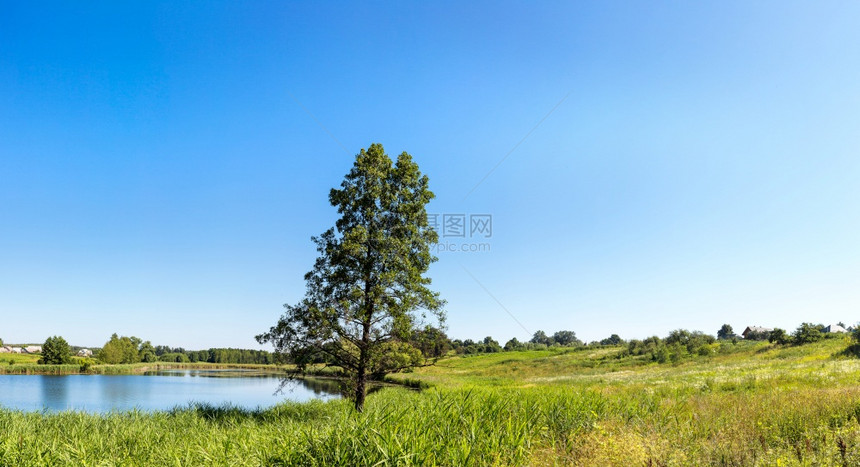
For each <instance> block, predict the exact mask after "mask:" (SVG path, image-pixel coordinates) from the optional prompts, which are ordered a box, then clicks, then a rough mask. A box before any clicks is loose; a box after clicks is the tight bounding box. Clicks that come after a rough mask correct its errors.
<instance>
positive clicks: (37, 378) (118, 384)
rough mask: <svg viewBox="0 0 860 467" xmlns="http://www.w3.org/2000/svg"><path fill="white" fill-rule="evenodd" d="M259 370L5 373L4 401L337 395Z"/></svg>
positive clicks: (0, 401) (65, 403)
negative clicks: (283, 380) (60, 373)
mask: <svg viewBox="0 0 860 467" xmlns="http://www.w3.org/2000/svg"><path fill="white" fill-rule="evenodd" d="M280 387H281V377H280V376H278V375H273V374H271V373H269V374H266V373H262V372H258V371H254V370H167V371H159V372H150V373H146V374H143V375H62V376H55V375H0V406H2V407H4V408H8V409H16V410H25V411H40V410H47V411H51V412H54V411H62V410H79V411H85V412H91V413H105V412H110V411H112V410H131V409H135V408H136V409H140V410H147V411H152V410H169V409H172V408H174V407H177V406H180V407H181V406H187V405H188V404H190V403H192V402H200V403H209V404H213V405H223V404H230V405H233V406H237V407H243V408H247V409H254V408H257V407H264V408H265V407H270V406H273V405H275V404H277V403H279V402H283V401H286V400H291V401H297V402H304V401H308V400H311V399H323V400H327V399H333V398H338V397H340V396H339V392H338V384H337V383H336V382H334V381H330V380H321V379H296V380H292V381H288V382H287V383H286V384H285V385H284V387H283V388H282V390H281V391H279V390H278V389H279V388H280Z"/></svg>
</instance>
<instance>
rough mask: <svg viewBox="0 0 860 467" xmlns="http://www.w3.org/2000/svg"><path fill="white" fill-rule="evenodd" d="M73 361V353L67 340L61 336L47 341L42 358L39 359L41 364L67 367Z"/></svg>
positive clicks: (43, 347) (43, 345)
mask: <svg viewBox="0 0 860 467" xmlns="http://www.w3.org/2000/svg"><path fill="white" fill-rule="evenodd" d="M71 361H72V351H71V349H70V348H69V343H68V342H66V340H65V339H63V338H62V337H60V336H53V337H49V338H47V339H45V343H44V344H42V358H40V359H39V364H42V365H65V364H67V363H70V362H71Z"/></svg>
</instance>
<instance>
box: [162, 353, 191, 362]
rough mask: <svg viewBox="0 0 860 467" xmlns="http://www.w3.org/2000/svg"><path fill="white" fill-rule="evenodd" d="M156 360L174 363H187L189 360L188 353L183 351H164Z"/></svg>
mask: <svg viewBox="0 0 860 467" xmlns="http://www.w3.org/2000/svg"><path fill="white" fill-rule="evenodd" d="M158 361H160V362H175V363H187V362H190V361H191V360H190V359H189V358H188V355H186V354H184V353H166V354H163V355H162V356H160V357H158Z"/></svg>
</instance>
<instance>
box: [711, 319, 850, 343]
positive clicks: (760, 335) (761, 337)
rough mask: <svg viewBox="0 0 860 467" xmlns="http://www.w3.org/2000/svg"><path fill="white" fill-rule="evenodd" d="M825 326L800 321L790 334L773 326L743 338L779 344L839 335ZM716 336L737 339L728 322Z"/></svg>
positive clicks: (814, 340)
mask: <svg viewBox="0 0 860 467" xmlns="http://www.w3.org/2000/svg"><path fill="white" fill-rule="evenodd" d="M838 325H839V326H842V327H845V324H843V323H842V322H840V323H838ZM826 328H827V326H825V325H823V324H820V323H819V324H813V323H801V325H800V326H798V327H797V329H795V330H794V332H792V333H791V334H789V333H788V331H786V330H785V329H780V328H774V329H773V330H770V331H750V332H748V333H747V335H746V337H744V340H748V341H768V342H770V343H773V344H780V345H787V344H791V345H803V344H810V343H813V342H818V341H820V340H821V339H825V338H828V337H830V338H834V337H839V334H837V333H827V332H826ZM717 338H718V339H734V340H737V336H736V335H735V334H734V332H733V331H732V327H731V326H730V325H728V324H724V325H723V326H722V327H721V328H720V330H719V331H718V332H717Z"/></svg>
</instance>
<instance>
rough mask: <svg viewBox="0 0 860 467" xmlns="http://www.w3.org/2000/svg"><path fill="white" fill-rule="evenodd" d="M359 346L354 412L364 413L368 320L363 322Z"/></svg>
mask: <svg viewBox="0 0 860 467" xmlns="http://www.w3.org/2000/svg"><path fill="white" fill-rule="evenodd" d="M362 331H363V332H362V336H361V346H360V347H359V354H358V371H357V373H358V374H357V375H356V378H355V410H356V412H363V411H364V397H365V396H366V395H367V391H366V386H367V357H368V353H369V350H368V347H367V346H368V344H369V343H370V342H369V341H370V320H367V321H365V322H364V329H363V330H362Z"/></svg>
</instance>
